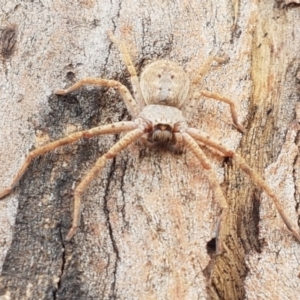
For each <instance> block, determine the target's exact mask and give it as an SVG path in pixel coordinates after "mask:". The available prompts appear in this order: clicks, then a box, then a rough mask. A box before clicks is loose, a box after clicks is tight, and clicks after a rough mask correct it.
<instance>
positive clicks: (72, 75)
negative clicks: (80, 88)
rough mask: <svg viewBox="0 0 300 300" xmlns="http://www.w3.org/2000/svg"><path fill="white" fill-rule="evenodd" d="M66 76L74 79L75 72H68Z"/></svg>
mask: <svg viewBox="0 0 300 300" xmlns="http://www.w3.org/2000/svg"><path fill="white" fill-rule="evenodd" d="M66 77H67V78H68V79H69V80H71V81H72V80H74V78H75V74H74V73H73V72H68V73H67V75H66Z"/></svg>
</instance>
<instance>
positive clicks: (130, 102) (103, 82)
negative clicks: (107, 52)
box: [54, 77, 139, 116]
mask: <svg viewBox="0 0 300 300" xmlns="http://www.w3.org/2000/svg"><path fill="white" fill-rule="evenodd" d="M87 84H90V85H99V86H105V87H112V88H115V89H117V90H118V92H119V93H120V94H121V95H122V97H123V99H124V102H125V104H126V107H127V109H128V111H129V112H130V114H131V115H132V116H137V115H138V113H139V108H138V106H137V104H136V102H135V100H134V99H133V98H132V96H131V94H130V92H129V90H128V89H127V87H126V86H125V85H123V84H122V83H121V82H119V81H116V80H108V79H102V78H91V77H87V78H83V79H81V80H80V81H78V82H76V83H75V84H73V85H72V86H70V87H69V88H68V89H65V90H62V89H57V90H55V91H54V93H55V94H56V95H66V94H69V93H71V92H73V91H76V90H78V89H79V88H81V87H82V86H83V85H87Z"/></svg>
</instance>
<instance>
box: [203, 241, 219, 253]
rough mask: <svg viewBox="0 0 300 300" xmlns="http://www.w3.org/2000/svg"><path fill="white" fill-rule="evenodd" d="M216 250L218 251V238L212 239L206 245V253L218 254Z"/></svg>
mask: <svg viewBox="0 0 300 300" xmlns="http://www.w3.org/2000/svg"><path fill="white" fill-rule="evenodd" d="M216 250H217V244H216V238H212V239H211V240H210V241H208V242H207V244H206V251H207V253H208V254H213V253H216Z"/></svg>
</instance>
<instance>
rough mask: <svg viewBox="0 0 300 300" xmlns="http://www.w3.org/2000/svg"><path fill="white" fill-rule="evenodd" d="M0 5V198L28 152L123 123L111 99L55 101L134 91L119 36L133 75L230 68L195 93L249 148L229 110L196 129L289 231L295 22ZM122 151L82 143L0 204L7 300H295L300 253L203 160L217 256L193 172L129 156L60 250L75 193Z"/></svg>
mask: <svg viewBox="0 0 300 300" xmlns="http://www.w3.org/2000/svg"><path fill="white" fill-rule="evenodd" d="M0 2H3V3H2V4H1V12H2V15H3V16H4V17H3V19H1V21H2V23H1V26H2V27H1V28H0V29H1V31H0V34H1V33H3V32H4V33H5V32H6V33H7V32H8V31H7V30H8V29H11V28H13V29H14V30H15V32H14V34H13V35H12V37H13V41H11V42H9V41H7V38H6V39H4V36H2V39H1V38H0V42H1V40H2V41H3V40H6V43H5V45H8V46H10V47H9V49H11V51H10V52H9V55H2V56H1V59H0V64H1V67H0V81H1V85H0V92H1V96H0V166H1V167H0V169H1V172H0V189H1V190H2V189H3V188H5V187H7V186H8V184H9V183H10V182H11V180H12V178H13V176H14V174H15V173H16V172H17V170H18V168H19V167H20V166H21V164H22V162H23V161H24V159H25V156H26V154H27V153H28V152H29V151H30V150H32V149H34V147H37V146H39V145H42V144H45V143H46V142H47V141H52V140H55V139H57V138H61V137H63V136H65V135H66V134H68V133H71V132H74V131H77V130H82V129H87V128H92V127H94V126H97V125H99V124H106V123H111V122H116V121H120V120H123V119H125V120H129V115H128V113H127V111H126V108H125V105H124V103H123V102H122V100H121V98H120V97H119V95H118V93H116V92H115V91H113V90H109V89H107V88H94V87H85V88H82V89H81V90H80V91H78V92H75V93H73V94H71V95H68V96H66V97H64V98H63V99H59V100H58V97H57V96H55V95H54V94H53V90H55V89H57V88H65V87H68V86H70V85H71V84H73V83H74V82H75V81H78V80H80V79H81V78H84V77H87V76H89V77H97V76H99V77H103V78H107V79H113V80H120V81H121V82H122V83H123V84H125V85H126V86H129V76H128V73H127V71H126V69H125V65H124V64H123V62H122V60H121V57H120V55H119V53H118V51H117V49H116V48H115V47H113V46H112V44H111V43H110V41H109V39H108V38H107V35H106V30H112V31H113V32H114V34H115V35H116V36H117V37H118V38H121V37H122V38H123V39H124V40H125V41H126V43H127V45H128V48H129V52H130V53H131V55H132V58H133V61H134V63H135V65H136V67H137V70H138V73H139V74H140V72H141V70H142V69H143V68H144V67H145V65H147V64H148V63H150V62H153V61H155V60H157V59H170V60H174V61H176V62H178V63H180V64H181V65H182V66H183V67H184V69H185V70H187V72H188V73H190V74H195V73H196V72H197V71H198V70H200V69H201V64H202V63H203V62H204V61H205V59H206V58H207V57H208V56H209V55H218V56H222V55H228V56H229V58H230V59H229V61H228V62H227V63H226V64H223V65H217V64H215V65H214V66H213V67H212V68H211V71H210V72H209V73H208V74H207V76H206V77H205V78H204V80H203V83H202V87H203V88H205V89H207V90H209V91H211V92H217V93H220V94H223V95H224V96H227V97H229V98H231V99H233V100H234V101H235V103H236V104H237V110H238V117H239V120H240V122H242V123H243V124H244V126H245V128H246V133H245V134H244V135H243V136H242V135H241V134H240V133H239V132H237V130H236V129H235V128H234V126H232V124H231V115H230V110H229V107H228V106H227V105H226V104H225V103H218V102H216V101H213V100H209V99H201V100H199V105H198V106H197V109H196V111H195V113H194V116H193V119H192V120H191V122H190V124H191V125H193V126H196V127H197V128H200V129H202V130H203V131H206V132H207V133H208V134H210V135H212V136H214V138H215V139H218V140H220V141H221V142H222V143H223V144H225V145H226V146H227V147H229V148H231V149H234V150H237V151H238V152H239V153H240V154H241V155H242V156H244V157H245V158H246V160H247V162H248V163H249V164H250V165H251V166H252V167H254V168H256V169H257V170H259V172H260V173H261V174H262V175H263V176H264V177H265V178H266V180H267V181H268V183H269V184H270V185H272V187H274V189H275V190H276V192H278V194H281V195H282V198H281V199H282V203H283V205H284V207H285V209H286V210H287V212H288V213H289V215H290V217H291V218H292V220H294V222H295V223H296V224H297V221H298V218H299V216H298V212H297V209H298V206H299V194H300V174H299V167H300V160H299V120H300V114H299V113H298V114H296V112H297V109H298V111H299V78H298V79H297V74H298V73H299V62H300V54H299V53H300V52H299V49H300V31H299V28H298V27H299V26H298V25H297V24H299V21H300V9H299V7H298V6H295V5H293V6H287V7H282V6H280V4H279V3H278V2H276V1H274V2H272V1H269V2H268V3H261V2H257V1H250V2H249V1H219V2H218V3H216V1H201V0H192V1H150V0H147V1H137V0H131V1H128V0H125V1H120V2H119V1H106V0H103V1H96V0H94V1H93V0H80V1H43V2H21V3H19V4H14V3H13V2H9V1H6V2H5V3H4V1H0ZM265 2H266V1H265ZM12 42H13V43H12ZM0 46H1V45H0ZM2 46H3V45H2ZM6 48H7V47H6ZM1 49H3V47H2V48H1ZM2 53H3V52H2ZM5 53H7V52H5ZM298 77H299V76H298ZM199 90H201V87H199ZM297 105H298V106H297ZM119 138H120V136H112V135H109V136H103V137H99V138H95V139H91V140H82V141H80V142H78V143H76V144H74V145H72V146H67V147H64V148H61V149H59V150H57V151H55V152H53V153H49V154H47V155H44V156H42V157H40V158H37V159H36V160H35V161H34V162H33V163H32V164H31V166H30V167H29V169H28V171H27V172H26V173H25V175H24V177H23V179H22V180H21V181H20V183H19V185H18V186H17V187H16V188H15V190H14V192H13V193H12V194H11V195H10V196H9V197H7V198H5V199H4V200H3V201H1V202H0V219H1V221H0V222H1V224H2V226H1V231H0V247H1V250H0V253H1V254H0V255H1V261H2V273H1V280H0V298H1V299H295V300H296V299H298V297H299V293H300V284H299V280H300V279H299V274H300V264H299V261H300V245H299V244H298V243H297V242H296V241H295V240H294V238H293V236H292V235H291V234H290V233H289V231H288V230H287V229H286V228H285V226H284V224H283V222H282V220H281V219H280V217H279V215H278V214H277V213H276V211H275V208H274V206H273V204H272V202H271V200H270V199H268V198H267V197H266V196H264V194H261V193H260V190H259V189H257V188H256V187H255V186H254V185H253V184H252V183H251V181H250V180H249V179H248V178H247V177H246V175H244V174H243V173H242V172H240V171H239V170H238V169H237V168H236V166H235V165H233V164H232V162H231V161H230V160H228V159H225V158H224V157H221V156H220V155H219V154H218V153H216V152H210V151H209V150H208V149H204V150H205V152H206V154H207V155H208V156H209V158H210V159H211V160H212V163H213V165H214V167H215V169H216V172H217V175H218V178H219V180H220V182H221V183H222V188H223V191H224V192H225V194H226V197H227V199H228V203H229V205H230V209H229V210H230V213H229V217H228V222H227V224H228V226H227V228H226V230H227V232H228V236H227V239H226V245H227V248H226V251H225V253H223V254H222V255H219V256H216V255H215V253H214V251H213V250H214V247H213V238H214V235H215V228H216V222H217V220H218V215H219V212H220V208H219V205H218V203H216V201H215V200H214V199H213V191H212V190H211V188H210V186H209V183H208V180H207V177H206V173H205V171H204V170H203V169H202V168H201V167H200V164H199V163H198V162H197V160H196V159H195V157H194V156H193V155H192V154H191V153H183V154H177V155H175V154H173V153H170V152H168V151H160V150H149V149H145V148H143V147H141V146H140V145H132V146H130V147H129V148H128V149H127V150H125V151H123V152H122V153H121V154H120V155H119V156H117V157H116V158H115V159H114V160H113V161H112V162H111V163H108V164H107V165H106V167H105V169H104V171H103V172H102V174H100V175H99V176H98V178H97V179H96V180H94V181H93V183H92V184H91V186H90V187H89V189H88V190H87V192H86V193H85V194H84V197H83V203H84V207H83V211H82V219H81V226H80V228H79V230H78V232H77V233H76V235H75V237H74V239H73V240H72V241H71V242H66V241H65V237H66V234H67V232H68V230H69V229H70V226H71V217H72V209H73V191H74V187H75V186H76V185H77V184H78V183H79V182H80V178H82V177H83V176H84V174H85V173H86V172H87V170H88V169H89V168H91V167H92V165H93V163H94V162H95V161H96V160H97V158H98V157H100V155H102V154H103V153H104V152H105V151H106V150H108V149H109V147H110V146H112V145H113V144H114V143H115V142H116V141H117V140H118V139H119Z"/></svg>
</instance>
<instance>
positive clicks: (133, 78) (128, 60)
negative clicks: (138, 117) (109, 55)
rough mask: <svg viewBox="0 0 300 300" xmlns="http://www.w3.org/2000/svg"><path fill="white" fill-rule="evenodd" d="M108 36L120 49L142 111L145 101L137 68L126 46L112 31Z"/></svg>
mask: <svg viewBox="0 0 300 300" xmlns="http://www.w3.org/2000/svg"><path fill="white" fill-rule="evenodd" d="M107 35H108V37H109V38H110V40H111V41H112V42H113V43H114V44H115V45H116V46H117V47H118V49H119V51H120V53H121V55H122V59H123V61H124V63H125V65H126V67H127V70H128V72H129V74H130V79H131V84H132V89H133V93H134V97H135V99H136V100H137V103H138V105H139V109H140V110H141V109H142V108H143V107H144V106H145V102H144V100H143V96H142V92H141V87H140V83H139V79H138V76H137V73H136V70H135V67H134V65H133V62H132V60H131V57H130V54H129V52H128V49H127V47H126V44H125V43H123V42H121V41H119V40H118V39H117V38H116V37H115V36H114V35H113V33H112V32H111V31H110V30H108V31H107Z"/></svg>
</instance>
